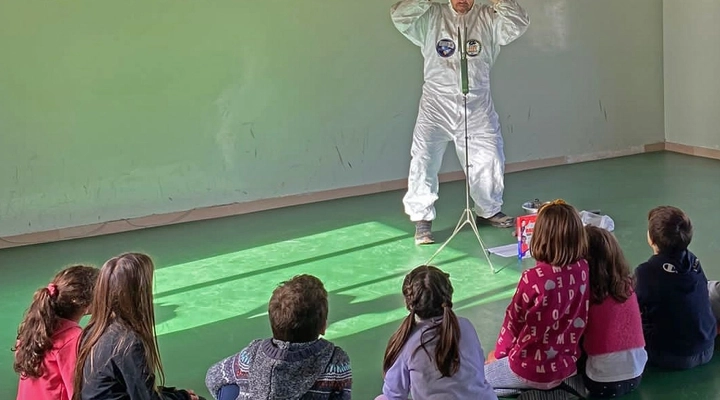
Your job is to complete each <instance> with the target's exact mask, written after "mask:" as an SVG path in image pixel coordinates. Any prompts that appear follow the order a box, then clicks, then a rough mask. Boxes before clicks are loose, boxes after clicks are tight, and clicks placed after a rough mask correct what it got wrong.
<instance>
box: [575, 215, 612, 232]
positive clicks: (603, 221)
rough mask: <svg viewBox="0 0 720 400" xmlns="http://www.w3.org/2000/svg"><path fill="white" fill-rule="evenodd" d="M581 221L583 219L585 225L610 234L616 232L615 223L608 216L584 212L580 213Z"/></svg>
mask: <svg viewBox="0 0 720 400" xmlns="http://www.w3.org/2000/svg"><path fill="white" fill-rule="evenodd" d="M580 219H582V222H583V225H592V226H597V227H598V228H602V229H605V230H607V231H609V232H612V231H614V230H615V221H613V220H612V218H610V217H609V216H607V215H598V214H593V213H591V212H589V211H584V210H583V211H580Z"/></svg>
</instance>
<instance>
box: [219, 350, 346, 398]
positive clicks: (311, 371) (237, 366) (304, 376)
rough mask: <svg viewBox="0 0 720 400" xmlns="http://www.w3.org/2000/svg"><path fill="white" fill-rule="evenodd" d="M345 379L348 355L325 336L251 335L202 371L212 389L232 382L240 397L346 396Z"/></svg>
mask: <svg viewBox="0 0 720 400" xmlns="http://www.w3.org/2000/svg"><path fill="white" fill-rule="evenodd" d="M226 377H230V379H229V380H228V379H226ZM350 380H351V373H350V359H349V357H348V355H347V354H346V353H345V351H343V349H341V348H340V347H337V346H335V345H334V344H332V343H331V342H329V341H327V340H325V339H319V340H316V341H314V342H309V343H290V342H283V341H279V340H275V339H258V340H253V341H252V342H251V343H250V344H249V345H248V346H247V347H246V348H244V349H243V350H242V351H241V352H240V353H238V354H236V355H234V356H232V357H229V358H227V359H225V360H223V361H220V362H219V363H217V364H215V365H213V366H212V367H210V369H209V370H208V373H207V376H206V384H207V386H208V390H210V391H211V393H213V394H216V393H218V391H219V390H220V388H221V387H222V386H223V385H225V384H228V383H231V382H232V383H233V384H235V385H237V386H238V387H239V388H240V393H241V396H240V399H242V400H245V399H288V400H290V399H295V400H313V399H344V398H350V397H349V394H350V393H349V390H347V391H346V390H344V389H345V388H347V387H348V386H349V385H350Z"/></svg>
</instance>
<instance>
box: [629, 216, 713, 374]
mask: <svg viewBox="0 0 720 400" xmlns="http://www.w3.org/2000/svg"><path fill="white" fill-rule="evenodd" d="M692 235H693V228H692V223H691V222H690V219H689V218H688V216H687V215H685V213H684V212H683V211H682V210H680V209H678V208H676V207H670V206H661V207H656V208H654V209H652V210H651V211H650V213H649V214H648V232H647V236H648V244H649V245H650V247H651V248H652V249H653V252H654V255H653V256H652V257H650V259H649V260H648V261H647V262H645V263H642V264H640V266H638V268H637V269H636V270H635V279H636V286H637V287H636V293H637V298H638V303H639V304H640V312H641V314H642V321H643V333H644V336H645V342H646V350H647V353H648V363H649V364H650V365H655V366H657V367H660V368H666V369H690V368H694V367H697V366H699V365H703V364H706V363H708V362H709V361H710V359H711V358H712V356H713V347H714V340H715V336H716V334H717V322H716V320H715V316H714V315H713V312H712V308H711V306H710V295H709V293H708V280H707V278H706V277H705V273H704V272H703V269H702V266H701V265H700V260H698V258H697V257H695V255H694V254H693V253H692V252H691V251H690V250H688V246H689V245H690V241H691V240H692Z"/></svg>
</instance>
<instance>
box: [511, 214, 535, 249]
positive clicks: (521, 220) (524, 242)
mask: <svg viewBox="0 0 720 400" xmlns="http://www.w3.org/2000/svg"><path fill="white" fill-rule="evenodd" d="M536 219H537V214H532V215H522V216H519V217H517V218H516V219H515V229H516V230H517V240H518V259H520V260H522V259H523V258H530V257H532V254H531V252H530V241H531V240H532V235H533V231H534V230H535V220H536Z"/></svg>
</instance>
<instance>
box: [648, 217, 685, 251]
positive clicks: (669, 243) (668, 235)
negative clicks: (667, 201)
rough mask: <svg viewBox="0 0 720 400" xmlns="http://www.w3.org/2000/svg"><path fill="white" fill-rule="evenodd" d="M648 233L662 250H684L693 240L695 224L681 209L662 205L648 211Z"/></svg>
mask: <svg viewBox="0 0 720 400" xmlns="http://www.w3.org/2000/svg"><path fill="white" fill-rule="evenodd" d="M648 235H649V236H650V240H651V241H652V242H653V244H654V245H655V246H657V248H658V250H660V251H661V252H664V253H665V252H670V253H672V252H678V251H684V250H687V248H688V246H689V245H690V242H691V241H692V236H693V226H692V222H690V218H688V216H687V215H685V213H684V212H683V211H682V210H681V209H679V208H677V207H672V206H660V207H655V208H653V209H652V210H650V212H649V213H648Z"/></svg>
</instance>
